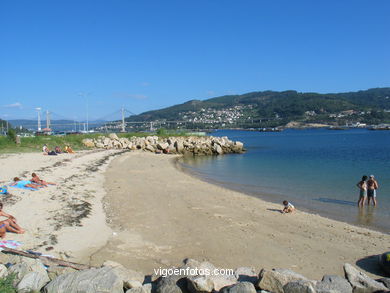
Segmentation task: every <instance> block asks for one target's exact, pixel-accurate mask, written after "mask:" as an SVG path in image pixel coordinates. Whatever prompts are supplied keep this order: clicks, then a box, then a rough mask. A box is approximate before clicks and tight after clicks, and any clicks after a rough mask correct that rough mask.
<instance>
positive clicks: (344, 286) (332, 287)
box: [315, 275, 352, 293]
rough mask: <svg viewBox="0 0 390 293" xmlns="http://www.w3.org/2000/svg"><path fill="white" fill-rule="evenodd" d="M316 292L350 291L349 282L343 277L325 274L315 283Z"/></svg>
mask: <svg viewBox="0 0 390 293" xmlns="http://www.w3.org/2000/svg"><path fill="white" fill-rule="evenodd" d="M315 290H316V291H317V293H328V292H331V291H332V292H340V293H352V287H351V284H350V283H349V282H348V281H347V280H346V279H344V278H342V277H340V276H336V275H325V276H324V277H323V278H322V281H321V282H317V283H316V285H315Z"/></svg>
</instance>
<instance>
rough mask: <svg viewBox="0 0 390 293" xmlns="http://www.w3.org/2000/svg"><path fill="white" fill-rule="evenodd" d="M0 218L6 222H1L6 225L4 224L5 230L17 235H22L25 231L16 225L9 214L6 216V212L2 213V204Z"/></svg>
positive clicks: (13, 218) (14, 219)
mask: <svg viewBox="0 0 390 293" xmlns="http://www.w3.org/2000/svg"><path fill="white" fill-rule="evenodd" d="M0 217H6V218H8V220H4V221H2V222H6V223H8V225H7V224H6V230H7V231H10V232H15V233H18V234H23V233H24V232H25V231H24V229H23V228H22V227H20V226H19V225H18V224H17V223H16V218H15V217H14V216H12V215H10V214H7V213H6V212H4V211H3V203H1V202H0Z"/></svg>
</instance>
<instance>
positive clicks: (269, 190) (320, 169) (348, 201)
mask: <svg viewBox="0 0 390 293" xmlns="http://www.w3.org/2000/svg"><path fill="white" fill-rule="evenodd" d="M211 135H213V136H228V137H229V138H230V139H232V140H239V141H242V142H243V143H244V145H245V148H246V149H247V152H246V153H245V154H243V155H224V156H217V157H195V158H193V157H190V158H184V159H183V161H182V163H183V165H184V167H185V168H188V169H189V170H190V171H191V172H193V173H195V174H196V175H198V176H200V177H202V178H203V179H205V180H208V181H212V182H214V183H218V184H222V185H224V186H226V187H228V188H232V189H235V190H239V191H242V192H245V193H248V194H251V195H253V196H258V197H261V198H263V199H266V200H269V201H273V202H281V201H282V200H283V199H287V200H289V201H291V202H292V203H293V204H294V205H295V206H297V207H298V208H299V209H301V210H306V211H310V212H313V213H319V214H321V215H323V216H326V217H330V218H334V219H338V220H342V221H347V222H350V223H353V224H357V225H360V226H365V227H370V228H374V229H379V230H382V231H385V232H388V233H389V232H390V131H370V130H366V129H351V130H327V129H306V130H285V131H283V132H255V131H216V132H214V133H211ZM371 174H374V175H375V177H376V179H377V180H378V183H379V189H378V192H377V200H378V206H377V207H375V208H374V207H364V208H363V209H359V208H357V206H356V203H357V200H358V189H357V187H356V183H357V182H358V181H359V180H360V178H361V177H362V175H371Z"/></svg>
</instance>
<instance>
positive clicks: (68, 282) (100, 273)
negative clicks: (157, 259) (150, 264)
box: [45, 267, 123, 293]
mask: <svg viewBox="0 0 390 293" xmlns="http://www.w3.org/2000/svg"><path fill="white" fill-rule="evenodd" d="M45 292H46V293H123V280H122V278H121V277H120V276H119V275H118V274H117V273H116V272H115V270H114V269H113V268H111V267H102V268H99V269H95V268H92V269H89V270H82V271H78V272H74V273H68V274H64V275H61V276H59V277H58V278H56V279H54V280H53V281H51V282H50V283H49V284H48V285H47V286H46V287H45Z"/></svg>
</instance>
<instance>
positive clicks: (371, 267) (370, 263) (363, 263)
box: [356, 255, 388, 277]
mask: <svg viewBox="0 0 390 293" xmlns="http://www.w3.org/2000/svg"><path fill="white" fill-rule="evenodd" d="M356 265H357V266H358V267H359V268H361V269H363V270H365V271H366V272H369V273H371V274H375V275H378V276H382V277H388V276H387V275H386V273H385V271H384V270H383V269H382V268H381V266H380V264H379V255H370V256H366V257H364V258H361V259H359V260H358V261H357V262H356Z"/></svg>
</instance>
